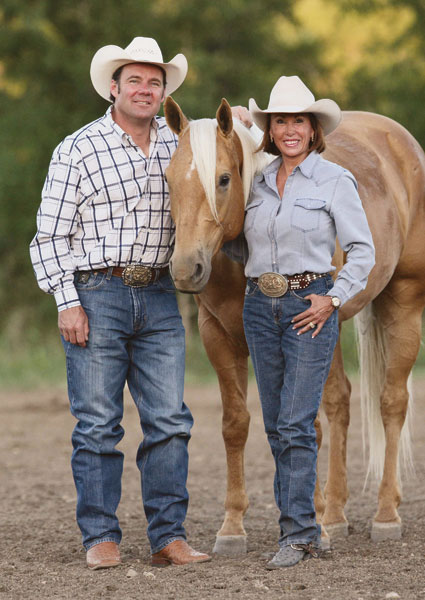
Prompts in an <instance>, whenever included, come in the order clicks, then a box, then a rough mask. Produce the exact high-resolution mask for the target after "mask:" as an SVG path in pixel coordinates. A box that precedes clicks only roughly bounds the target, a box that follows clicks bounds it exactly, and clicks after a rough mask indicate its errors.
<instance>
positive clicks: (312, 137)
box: [311, 133, 314, 143]
mask: <svg viewBox="0 0 425 600" xmlns="http://www.w3.org/2000/svg"><path fill="white" fill-rule="evenodd" d="M313 142H314V133H313V135H312V136H311V143H313Z"/></svg>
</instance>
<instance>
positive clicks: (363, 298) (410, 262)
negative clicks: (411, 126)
mask: <svg viewBox="0 0 425 600" xmlns="http://www.w3.org/2000/svg"><path fill="white" fill-rule="evenodd" d="M326 141H327V149H326V152H325V158H327V159H328V160H331V161H333V162H336V163H338V164H340V165H341V166H343V167H344V168H346V169H348V170H349V171H351V172H352V173H353V175H354V176H355V177H356V179H357V182H358V185H359V194H360V197H361V199H362V202H363V206H364V209H365V211H366V214H367V217H368V221H369V226H370V228H371V231H372V235H373V239H374V243H375V250H376V265H375V267H374V269H373V270H372V272H371V274H370V276H369V281H368V285H367V288H366V290H364V291H363V292H361V293H360V294H358V295H357V296H356V297H355V298H354V299H353V300H352V301H351V302H349V303H347V305H345V306H344V307H343V310H342V317H343V318H349V317H351V316H352V315H353V314H355V313H357V312H358V311H359V310H361V308H363V306H365V305H366V304H367V303H368V302H370V301H371V300H373V299H374V298H375V297H376V296H377V295H378V294H379V293H380V292H381V291H382V290H383V289H385V287H386V286H387V284H388V282H389V281H390V280H391V279H392V278H393V277H394V276H398V277H415V274H416V273H417V272H418V269H421V270H422V271H423V269H424V268H425V236H424V235H423V231H424V227H425V198H424V190H425V155H424V153H423V151H422V148H421V147H420V145H419V144H418V142H417V141H416V140H415V138H414V137H413V136H412V135H411V134H410V133H409V132H408V131H407V130H406V129H405V128H404V127H403V126H402V125H400V124H399V123H396V122H395V121H393V120H392V119H389V118H388V117H384V116H382V115H377V114H374V113H368V112H344V113H343V119H342V122H341V124H340V126H339V127H338V128H337V129H336V130H335V131H334V132H333V133H332V134H331V135H329V136H328V138H327V140H326ZM343 260H344V259H343V255H342V252H341V250H339V251H337V253H336V256H335V264H336V265H337V267H339V268H340V267H341V265H342V263H343Z"/></svg>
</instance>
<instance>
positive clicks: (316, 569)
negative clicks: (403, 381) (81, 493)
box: [0, 379, 425, 600]
mask: <svg viewBox="0 0 425 600" xmlns="http://www.w3.org/2000/svg"><path fill="white" fill-rule="evenodd" d="M414 384H415V386H414V387H415V406H416V418H415V423H416V427H415V430H414V456H415V463H416V477H415V478H413V479H411V480H409V481H406V482H405V483H404V486H403V494H404V499H403V503H402V505H401V509H400V514H401V517H402V519H403V538H402V540H400V541H393V542H381V543H378V544H374V543H372V542H371V540H370V538H369V529H370V521H371V518H372V516H373V514H374V511H375V509H376V490H375V489H368V490H367V491H366V492H364V493H363V491H362V490H363V478H364V473H365V469H364V464H363V458H362V450H361V428H360V414H359V399H358V392H356V391H355V393H354V397H353V401H352V422H351V427H350V435H349V444H348V456H349V485H350V494H351V496H350V499H349V502H348V505H347V516H348V518H349V521H350V528H349V529H350V534H349V537H348V538H346V539H342V540H335V541H334V542H333V547H332V551H331V552H330V553H327V554H326V555H325V557H324V558H321V559H319V560H310V561H308V562H305V563H302V564H300V565H297V567H295V568H292V569H287V570H278V571H267V570H266V569H265V568H264V565H265V558H264V553H266V552H269V551H272V550H274V549H275V548H276V540H277V535H278V529H277V511H276V508H275V506H274V501H273V496H272V478H273V467H272V461H271V456H270V453H269V449H268V446H267V443H266V439H265V435H264V432H263V426H262V421H261V415H260V412H259V406H258V397H257V392H256V388H255V385H251V387H250V393H249V400H248V404H249V408H250V411H251V414H252V421H251V430H250V438H249V441H248V446H247V452H246V472H247V488H248V494H249V498H250V508H249V511H248V513H247V516H246V519H245V525H246V530H247V533H248V553H247V554H246V555H245V556H241V557H240V558H237V559H229V558H223V557H220V558H218V557H214V559H213V561H212V562H210V563H206V564H202V565H197V566H195V567H193V566H185V567H170V568H166V569H153V568H152V567H150V564H149V546H148V543H147V539H146V535H145V528H146V523H145V519H144V515H143V511H142V507H141V501H140V491H139V475H138V471H137V468H136V465H135V454H136V448H137V445H138V442H139V440H140V435H141V434H140V431H139V425H138V419H137V415H136V412H135V409H134V407H133V405H132V401H131V398H130V397H126V411H125V418H124V427H125V430H126V435H125V437H124V440H123V442H122V444H121V448H122V450H123V451H124V452H125V455H126V462H125V472H124V479H123V495H122V501H121V505H120V508H119V516H120V522H121V526H122V529H123V541H122V544H121V552H122V556H123V560H124V563H123V565H122V566H120V567H118V568H116V569H109V570H103V571H95V572H91V571H89V570H88V569H87V568H86V567H85V555H84V552H83V550H82V548H81V546H80V535H79V530H78V528H77V525H76V522H75V516H74V505H75V492H74V485H73V481H72V476H71V469H70V466H69V459H70V453H71V444H70V435H71V430H72V428H73V418H72V417H71V415H70V414H69V412H68V404H67V399H66V393H65V391H63V390H48V391H35V392H26V393H16V392H14V393H10V392H0V415H1V423H2V436H1V437H0V473H1V489H0V500H1V502H0V528H1V529H0V532H1V533H0V534H1V542H0V548H1V551H0V600H3V599H4V600H6V599H7V600H9V599H11V600H20V599H25V600H38V599H46V598H60V599H63V600H65V599H68V598H69V599H71V598H72V599H75V600H80V599H83V598H84V599H86V598H90V599H96V598H107V599H110V600H115V599H119V600H133V599H134V600H136V599H137V600H139V599H142V598H149V599H152V600H159V599H161V600H164V599H166V600H168V599H170V600H171V599H176V600H177V599H186V598H196V599H197V600H202V599H218V600H221V599H230V598H231V599H234V598H236V599H237V598H243V599H246V600H252V599H254V598H265V599H277V598H279V599H285V600H286V599H288V600H289V599H290V600H298V599H300V600H307V599H308V600H314V599H316V600H319V599H320V600H322V599H326V600H351V599H355V600H362V599H363V600H366V599H367V600H370V599H373V600H375V599H376V600H380V599H385V598H402V599H403V600H410V599H412V600H413V599H415V600H416V599H420V598H424V599H425V576H424V567H425V565H424V539H425V464H424V460H423V458H424V455H425V453H424V450H425V428H424V426H423V423H424V421H425V402H424V400H425V385H424V384H425V380H420V379H416V380H414ZM186 401H187V403H188V404H189V405H190V407H191V409H192V412H193V414H194V417H195V426H194V429H193V437H192V441H191V443H190V457H191V460H190V476H189V492H190V498H191V502H190V507H189V512H188V516H187V520H186V527H187V531H188V536H189V541H190V542H191V543H192V544H193V546H195V547H196V548H197V549H202V550H205V551H211V550H212V548H213V544H214V540H215V533H216V531H217V530H218V529H219V527H220V525H221V520H222V516H223V509H222V505H223V501H224V492H225V487H224V486H225V460H224V447H223V442H222V439H221V433H220V428H221V408H220V402H219V397H218V390H217V387H216V386H209V387H201V388H195V387H189V388H188V389H187V390H186ZM326 443H327V437H325V452H323V453H322V458H321V460H320V472H321V476H322V480H324V479H325V472H326Z"/></svg>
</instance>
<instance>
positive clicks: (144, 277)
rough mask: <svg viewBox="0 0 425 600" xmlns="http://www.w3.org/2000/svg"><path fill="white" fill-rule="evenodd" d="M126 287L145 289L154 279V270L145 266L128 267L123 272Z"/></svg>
mask: <svg viewBox="0 0 425 600" xmlns="http://www.w3.org/2000/svg"><path fill="white" fill-rule="evenodd" d="M122 279H123V281H124V283H125V285H129V286H130V287H145V286H147V285H149V283H150V282H151V279H152V268H151V267H144V266H143V265H127V266H126V267H125V268H124V270H123V272H122Z"/></svg>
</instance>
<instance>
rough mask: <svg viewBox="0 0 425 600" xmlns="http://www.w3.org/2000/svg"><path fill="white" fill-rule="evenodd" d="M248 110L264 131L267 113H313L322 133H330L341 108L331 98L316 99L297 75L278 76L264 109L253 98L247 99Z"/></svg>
mask: <svg viewBox="0 0 425 600" xmlns="http://www.w3.org/2000/svg"><path fill="white" fill-rule="evenodd" d="M249 111H250V113H251V115H252V118H253V119H254V122H255V123H256V125H258V127H259V128H260V129H262V130H263V131H264V129H265V128H266V126H267V114H268V113H313V114H315V115H316V117H317V119H318V120H319V122H320V124H321V125H322V127H323V133H324V134H325V135H328V133H331V131H333V130H334V129H335V128H336V127H337V126H338V125H339V123H340V121H341V110H340V108H339V106H338V104H337V103H336V102H334V101H333V100H328V99H324V100H317V102H315V98H314V96H313V94H312V93H311V92H310V90H309V89H308V87H307V86H306V85H304V83H303V82H302V81H301V79H300V78H299V77H297V76H296V75H293V76H292V77H279V79H278V80H277V82H276V83H275V85H274V86H273V89H272V91H271V93H270V100H269V105H268V107H267V108H266V109H265V110H261V109H260V108H258V106H257V103H256V102H255V100H254V98H251V99H250V101H249Z"/></svg>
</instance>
